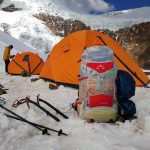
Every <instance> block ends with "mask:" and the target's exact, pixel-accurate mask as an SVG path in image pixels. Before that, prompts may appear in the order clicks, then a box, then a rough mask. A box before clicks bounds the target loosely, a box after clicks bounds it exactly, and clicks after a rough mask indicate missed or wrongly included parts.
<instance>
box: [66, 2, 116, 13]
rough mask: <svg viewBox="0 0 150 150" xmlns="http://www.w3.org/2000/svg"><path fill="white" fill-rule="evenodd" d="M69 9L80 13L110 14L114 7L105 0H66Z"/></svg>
mask: <svg viewBox="0 0 150 150" xmlns="http://www.w3.org/2000/svg"><path fill="white" fill-rule="evenodd" d="M66 3H67V5H68V7H69V8H70V9H72V10H74V11H76V12H79V13H90V12H99V13H103V12H108V11H111V10H113V9H114V5H112V4H109V3H107V2H106V1H104V0H66Z"/></svg>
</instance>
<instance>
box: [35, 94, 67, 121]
mask: <svg viewBox="0 0 150 150" xmlns="http://www.w3.org/2000/svg"><path fill="white" fill-rule="evenodd" d="M39 96H40V94H38V95H37V104H38V105H39V102H43V103H45V104H46V105H47V106H49V107H50V108H52V109H53V110H55V111H56V113H58V114H60V115H61V116H62V117H63V118H65V119H68V116H66V115H65V114H64V113H63V112H61V111H60V110H58V109H57V108H56V107H54V106H53V105H52V104H50V103H48V102H47V101H45V100H43V99H41V98H39Z"/></svg>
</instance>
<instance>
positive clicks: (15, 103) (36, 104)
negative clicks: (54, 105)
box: [12, 97, 60, 122]
mask: <svg viewBox="0 0 150 150" xmlns="http://www.w3.org/2000/svg"><path fill="white" fill-rule="evenodd" d="M24 103H26V104H27V106H28V108H30V106H29V103H32V104H34V105H35V106H37V107H39V108H40V109H41V110H43V111H44V112H45V113H46V114H47V115H48V116H50V117H52V118H53V119H54V120H56V121H57V122H59V121H60V120H59V119H58V118H57V117H56V116H54V115H53V114H51V113H50V112H49V111H48V110H46V109H45V108H43V107H42V106H40V105H39V104H38V103H36V102H34V101H32V100H30V98H29V97H26V98H25V99H21V100H19V101H18V100H15V101H14V102H13V104H12V106H13V107H17V106H19V105H21V104H24Z"/></svg>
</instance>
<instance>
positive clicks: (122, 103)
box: [116, 70, 136, 118]
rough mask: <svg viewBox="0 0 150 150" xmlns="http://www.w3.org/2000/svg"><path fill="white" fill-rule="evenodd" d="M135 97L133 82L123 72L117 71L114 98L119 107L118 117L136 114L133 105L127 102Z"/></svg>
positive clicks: (127, 74)
mask: <svg viewBox="0 0 150 150" xmlns="http://www.w3.org/2000/svg"><path fill="white" fill-rule="evenodd" d="M134 95H135V80H134V79H133V77H132V76H131V75H130V74H129V73H128V72H126V71H124V70H118V74H117V79H116V97H117V101H118V105H119V110H118V112H119V115H121V116H125V117H126V118H127V117H128V116H133V115H134V114H135V113H136V106H135V103H134V102H133V101H131V100H129V99H130V98H131V97H132V96H134Z"/></svg>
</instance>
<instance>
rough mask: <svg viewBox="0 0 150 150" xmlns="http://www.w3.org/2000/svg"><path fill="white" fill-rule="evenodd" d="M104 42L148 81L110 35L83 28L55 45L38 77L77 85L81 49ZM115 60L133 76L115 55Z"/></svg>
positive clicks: (142, 78)
mask: <svg viewBox="0 0 150 150" xmlns="http://www.w3.org/2000/svg"><path fill="white" fill-rule="evenodd" d="M105 44H106V45H107V46H108V47H110V48H111V49H112V50H113V51H114V55H116V56H117V57H118V58H119V59H120V60H121V61H122V62H123V63H124V64H125V65H126V66H128V68H130V69H131V71H132V72H133V73H136V75H137V76H138V77H139V78H140V79H141V80H142V81H143V82H144V84H147V82H148V81H149V79H148V77H147V76H146V75H145V74H144V72H143V71H142V70H141V68H140V67H139V66H138V65H137V63H136V62H135V61H134V60H133V59H132V58H131V56H130V55H129V54H128V53H127V51H126V50H125V49H124V48H122V47H121V46H120V45H119V44H118V43H117V42H115V41H114V40H113V39H111V38H110V37H108V36H106V35H104V34H102V33H101V32H97V31H92V30H83V31H78V32H75V33H72V34H70V35H69V36H67V37H65V38H63V39H62V40H61V41H60V42H59V43H58V44H57V45H55V46H54V48H53V49H52V52H51V53H50V55H49V56H48V58H47V60H46V62H45V65H44V67H43V69H42V71H41V73H40V77H41V78H47V79H51V80H54V81H56V82H62V83H69V84H76V85H78V84H79V76H78V75H79V74H80V64H81V61H80V60H81V56H82V53H83V50H84V49H85V48H88V47H91V46H95V45H99V46H104V45H105ZM115 62H116V64H117V65H118V67H119V69H122V70H126V71H128V72H129V73H130V74H131V75H132V76H133V74H132V73H131V72H130V71H129V70H128V69H127V68H126V67H125V66H123V64H122V63H121V62H120V61H118V59H117V58H116V57H115ZM133 77H134V76H133ZM134 79H135V81H136V85H137V86H143V83H141V81H139V80H138V79H137V78H135V77H134Z"/></svg>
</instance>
